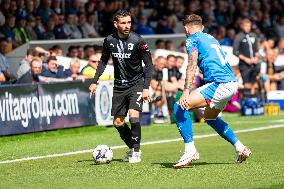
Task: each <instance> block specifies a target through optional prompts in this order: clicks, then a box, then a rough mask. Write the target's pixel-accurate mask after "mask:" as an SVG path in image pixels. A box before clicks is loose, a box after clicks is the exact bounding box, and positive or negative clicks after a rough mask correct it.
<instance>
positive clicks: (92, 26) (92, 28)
mask: <svg viewBox="0 0 284 189" xmlns="http://www.w3.org/2000/svg"><path fill="white" fill-rule="evenodd" d="M86 37H89V38H95V37H100V35H99V34H98V32H97V30H96V19H95V15H94V13H92V14H88V15H87V23H86Z"/></svg>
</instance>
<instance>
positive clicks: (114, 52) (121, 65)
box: [95, 32, 153, 88]
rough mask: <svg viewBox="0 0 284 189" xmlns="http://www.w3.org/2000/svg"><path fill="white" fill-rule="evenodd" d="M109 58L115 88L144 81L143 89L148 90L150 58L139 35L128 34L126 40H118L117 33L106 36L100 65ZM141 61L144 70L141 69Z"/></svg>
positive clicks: (146, 47) (151, 65)
mask: <svg viewBox="0 0 284 189" xmlns="http://www.w3.org/2000/svg"><path fill="white" fill-rule="evenodd" d="M110 56H111V57H112V60H113V66H114V78H115V81H114V84H115V86H121V87H127V86H131V85H133V84H135V83H137V81H139V80H143V79H144V88H149V85H150V80H151V73H152V69H153V64H152V58H151V53H150V50H149V49H148V45H147V44H146V43H145V41H144V40H143V39H142V37H141V36H140V35H138V34H136V33H134V32H130V34H129V36H128V37H127V38H119V36H118V35H117V33H115V34H111V35H109V36H107V37H106V38H105V39H104V43H103V52H102V57H101V62H100V64H106V63H107V62H108V60H109V57H110ZM142 60H143V62H144V64H145V68H143V67H142ZM95 79H96V77H95Z"/></svg>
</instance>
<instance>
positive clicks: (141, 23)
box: [135, 15, 155, 35]
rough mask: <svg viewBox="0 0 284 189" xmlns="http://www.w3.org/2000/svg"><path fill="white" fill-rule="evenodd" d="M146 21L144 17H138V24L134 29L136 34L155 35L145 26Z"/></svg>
mask: <svg viewBox="0 0 284 189" xmlns="http://www.w3.org/2000/svg"><path fill="white" fill-rule="evenodd" d="M147 23H148V20H147V18H146V16H144V15H140V16H139V17H138V24H137V26H136V28H135V31H136V33H138V34H141V35H152V34H155V33H154V31H153V29H152V28H151V27H149V26H148V25H147Z"/></svg>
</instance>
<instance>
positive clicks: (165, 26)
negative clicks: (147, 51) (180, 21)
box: [155, 16, 174, 34]
mask: <svg viewBox="0 0 284 189" xmlns="http://www.w3.org/2000/svg"><path fill="white" fill-rule="evenodd" d="M155 31H156V33H157V34H172V33H174V31H173V29H172V28H170V26H169V18H168V17H167V16H163V17H162V18H161V19H159V20H158V24H157V27H156V30H155Z"/></svg>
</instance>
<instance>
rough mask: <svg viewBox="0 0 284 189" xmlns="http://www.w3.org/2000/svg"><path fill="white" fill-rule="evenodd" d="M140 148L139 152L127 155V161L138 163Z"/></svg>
mask: <svg viewBox="0 0 284 189" xmlns="http://www.w3.org/2000/svg"><path fill="white" fill-rule="evenodd" d="M141 154H142V152H141V150H139V152H134V151H133V152H132V156H130V157H129V163H139V162H140V161H141Z"/></svg>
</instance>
